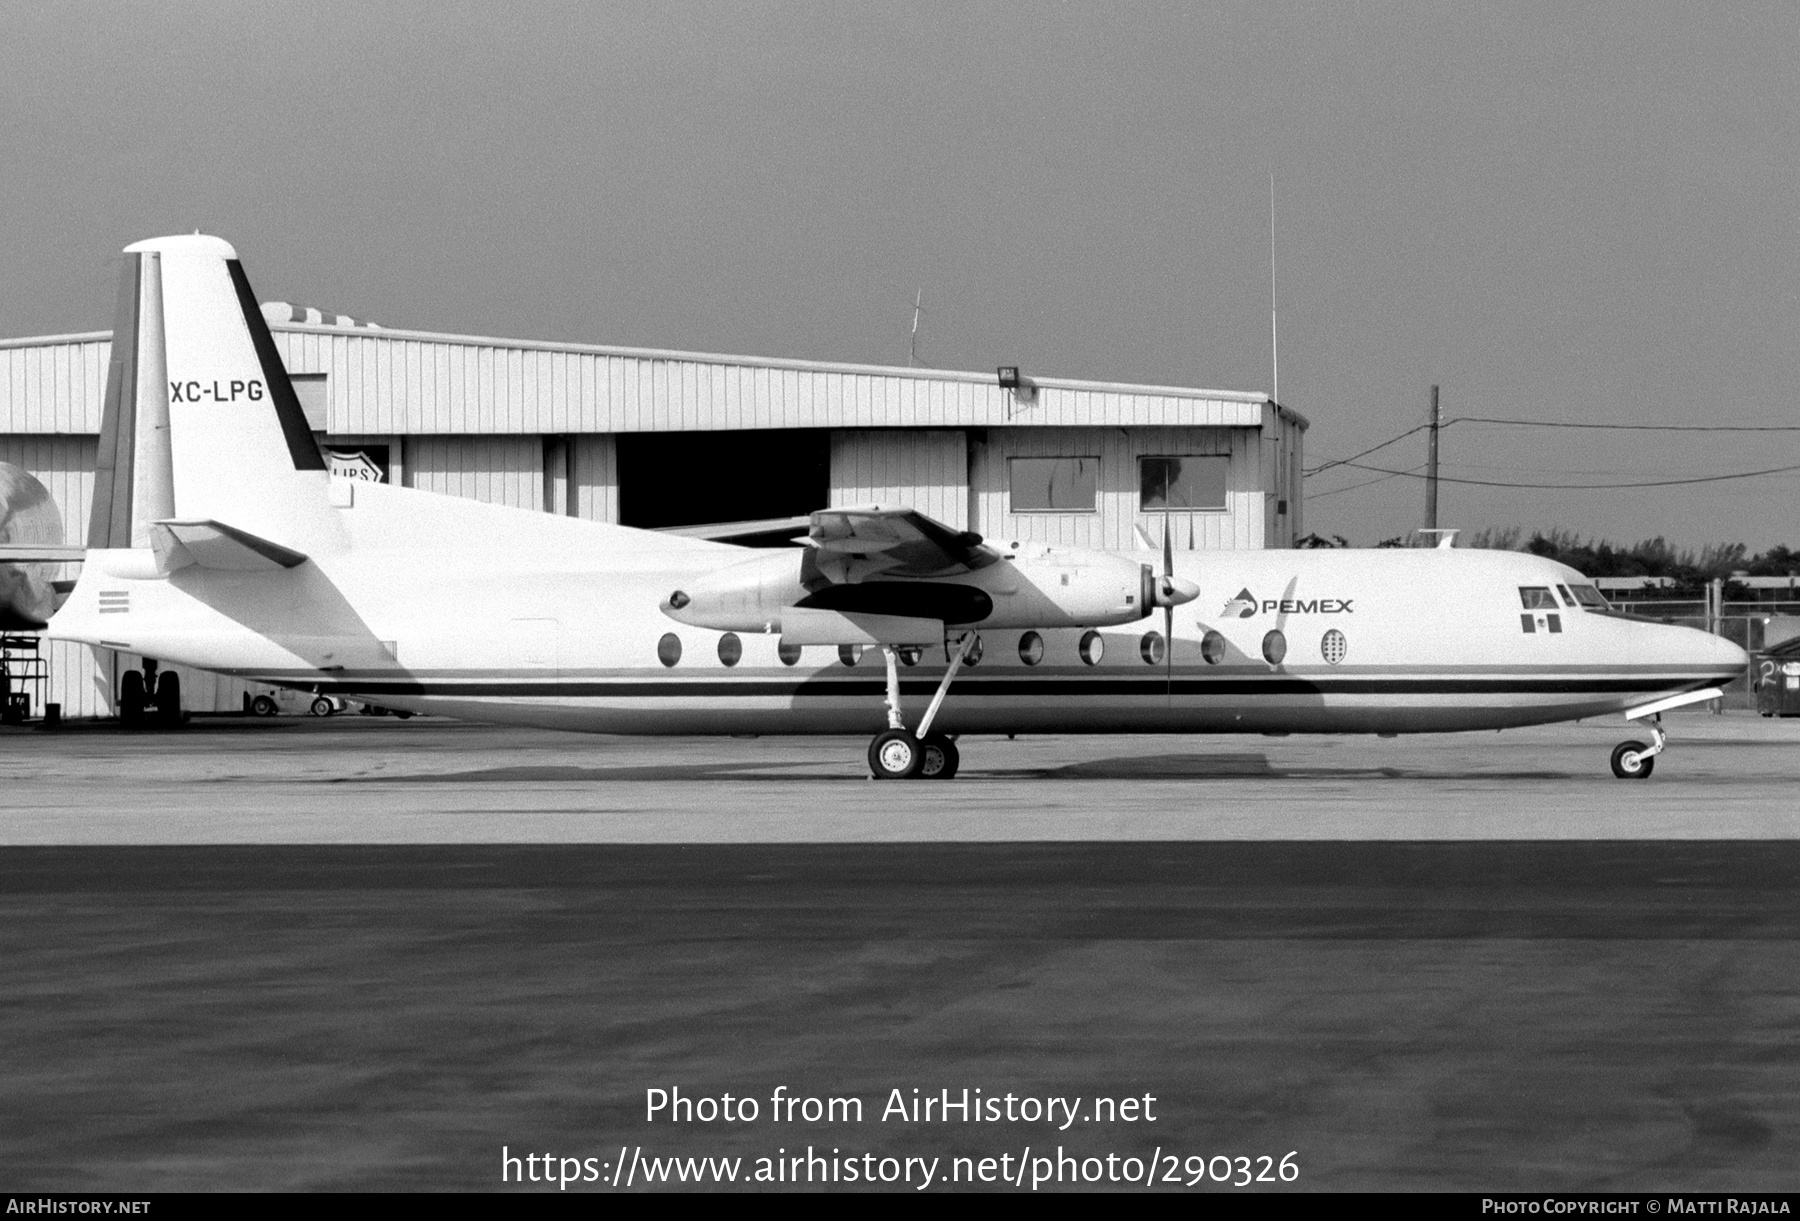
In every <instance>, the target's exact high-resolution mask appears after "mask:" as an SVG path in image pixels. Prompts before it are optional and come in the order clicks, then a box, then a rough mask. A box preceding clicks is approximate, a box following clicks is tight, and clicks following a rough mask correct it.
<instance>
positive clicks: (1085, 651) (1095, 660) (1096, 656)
mask: <svg viewBox="0 0 1800 1221" xmlns="http://www.w3.org/2000/svg"><path fill="white" fill-rule="evenodd" d="M1079 650H1080V653H1081V660H1083V661H1085V662H1086V663H1087V664H1088V665H1090V666H1097V665H1099V664H1100V659H1101V658H1102V657H1105V656H1106V641H1105V640H1104V639H1102V638H1101V636H1100V633H1099V632H1089V633H1088V634H1087V635H1085V636H1083V637H1082V638H1081V644H1080V646H1079Z"/></svg>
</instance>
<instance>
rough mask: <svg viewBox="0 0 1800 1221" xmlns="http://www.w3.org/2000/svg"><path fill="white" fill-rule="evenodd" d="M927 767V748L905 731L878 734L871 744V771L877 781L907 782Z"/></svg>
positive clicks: (893, 730)
mask: <svg viewBox="0 0 1800 1221" xmlns="http://www.w3.org/2000/svg"><path fill="white" fill-rule="evenodd" d="M924 766H925V748H924V747H923V746H921V745H920V743H919V740H918V739H917V738H915V737H913V736H912V735H911V734H910V733H908V732H906V730H904V729H890V730H888V731H887V732H886V733H882V734H877V735H876V737H875V740H874V741H873V742H870V743H869V771H870V772H872V773H874V776H875V779H877V780H907V779H910V778H911V777H913V776H916V775H918V774H919V769H920V768H922V767H924Z"/></svg>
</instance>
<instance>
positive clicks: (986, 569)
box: [662, 545, 1197, 632]
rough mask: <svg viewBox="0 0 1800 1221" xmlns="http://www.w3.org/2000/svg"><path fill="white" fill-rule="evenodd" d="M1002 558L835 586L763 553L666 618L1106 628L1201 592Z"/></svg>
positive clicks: (712, 579)
mask: <svg viewBox="0 0 1800 1221" xmlns="http://www.w3.org/2000/svg"><path fill="white" fill-rule="evenodd" d="M1001 554H1002V558H1001V560H1000V561H999V562H997V563H988V564H985V565H984V566H982V567H980V568H976V569H973V570H969V571H964V572H960V573H956V574H954V575H947V576H941V577H919V578H890V579H883V578H882V577H880V576H879V575H876V576H872V577H870V578H869V579H867V580H864V581H856V582H833V581H831V580H829V579H828V578H826V577H825V576H824V575H823V574H822V573H821V572H820V570H819V567H818V565H817V564H816V563H815V562H814V560H815V558H816V557H814V556H813V555H812V553H811V552H810V551H807V550H803V549H794V550H788V549H781V550H774V551H765V552H762V553H760V554H758V555H756V556H754V557H753V558H750V559H747V560H741V561H739V562H738V563H736V564H731V565H728V566H726V567H724V568H719V569H715V570H714V571H712V572H709V573H705V574H703V575H701V576H698V577H696V578H694V579H693V580H692V581H690V582H688V583H687V584H685V585H684V586H683V587H682V588H680V589H678V590H675V591H674V592H672V593H671V594H670V595H669V597H668V598H667V599H666V600H665V601H664V602H663V605H662V610H663V613H664V614H666V615H668V616H669V617H670V618H671V619H674V620H676V621H678V622H680V623H686V624H689V625H691V626H693V627H701V628H710V629H711V630H713V631H716V632H779V631H780V630H781V621H782V614H783V612H784V611H787V610H791V609H793V608H795V607H801V608H805V609H818V610H832V611H837V612H841V613H845V614H864V615H898V616H906V617H909V618H913V619H937V620H941V621H942V622H944V623H945V624H947V625H949V626H952V627H987V628H1021V629H1023V628H1039V629H1042V628H1066V627H1108V626H1111V625H1114V624H1120V623H1133V622H1136V621H1137V620H1139V619H1142V618H1143V617H1144V616H1146V615H1148V614H1149V613H1150V611H1151V610H1152V608H1154V607H1156V606H1160V605H1162V604H1163V599H1164V597H1165V596H1168V597H1170V598H1172V599H1173V600H1174V601H1176V602H1182V601H1187V600H1188V599H1189V598H1192V597H1193V596H1194V593H1195V592H1197V591H1194V590H1193V589H1192V587H1191V586H1189V585H1188V583H1187V582H1184V581H1175V582H1173V585H1172V586H1171V588H1170V590H1169V591H1164V590H1163V588H1162V587H1163V585H1165V584H1168V583H1169V582H1170V581H1172V578H1169V577H1158V576H1157V575H1156V574H1155V573H1153V572H1152V571H1151V570H1150V568H1149V567H1147V566H1146V565H1143V564H1140V563H1139V562H1138V561H1137V560H1135V559H1133V558H1131V557H1129V556H1123V555H1117V554H1114V553H1112V552H1106V551H1090V550H1087V549H1085V548H1077V547H1041V546H1031V547H1022V546H1019V545H1014V546H1013V547H1011V548H1010V549H1009V550H1007V551H1004V552H1002V553H1001ZM1176 586H1179V587H1181V588H1180V589H1176V588H1175V587H1176ZM1184 595H1185V596H1184Z"/></svg>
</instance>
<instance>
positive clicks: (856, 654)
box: [838, 644, 863, 666]
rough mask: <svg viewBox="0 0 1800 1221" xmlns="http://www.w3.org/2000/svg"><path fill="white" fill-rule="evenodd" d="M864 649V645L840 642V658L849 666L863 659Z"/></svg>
mask: <svg viewBox="0 0 1800 1221" xmlns="http://www.w3.org/2000/svg"><path fill="white" fill-rule="evenodd" d="M862 649H863V647H862V646H861V645H860V644H840V645H839V646H838V660H839V661H841V662H843V663H844V664H845V665H847V666H853V665H855V664H856V663H857V662H859V661H861V660H862Z"/></svg>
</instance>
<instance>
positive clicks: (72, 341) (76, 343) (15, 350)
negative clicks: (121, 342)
mask: <svg viewBox="0 0 1800 1221" xmlns="http://www.w3.org/2000/svg"><path fill="white" fill-rule="evenodd" d="M111 353H112V340H111V338H110V337H109V336H107V335H105V334H100V335H75V336H69V335H65V336H51V337H49V338H47V339H42V340H37V341H35V342H34V341H30V340H23V341H17V342H15V343H11V344H0V433H21V432H29V433H42V432H52V433H92V434H94V435H96V436H98V435H99V433H100V400H101V399H102V398H103V397H105V395H106V362H107V360H108V358H109V357H110V355H111Z"/></svg>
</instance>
